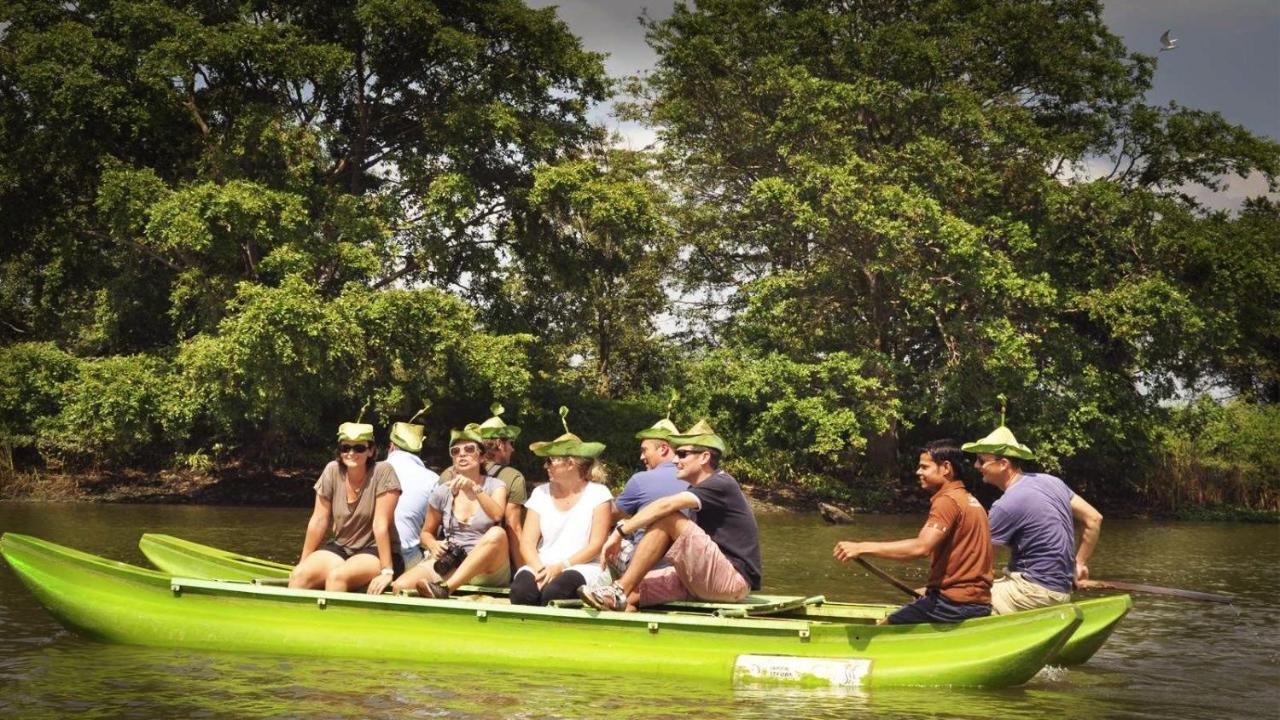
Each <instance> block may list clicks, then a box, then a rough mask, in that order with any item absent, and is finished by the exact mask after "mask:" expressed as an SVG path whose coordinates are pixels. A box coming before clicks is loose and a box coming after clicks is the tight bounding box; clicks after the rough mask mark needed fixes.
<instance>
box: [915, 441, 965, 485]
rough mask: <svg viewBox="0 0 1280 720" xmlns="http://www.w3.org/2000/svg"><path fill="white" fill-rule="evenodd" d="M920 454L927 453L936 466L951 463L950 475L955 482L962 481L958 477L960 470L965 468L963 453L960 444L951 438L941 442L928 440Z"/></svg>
mask: <svg viewBox="0 0 1280 720" xmlns="http://www.w3.org/2000/svg"><path fill="white" fill-rule="evenodd" d="M920 452H922V453H928V454H929V458H930V459H931V460H933V461H934V462H935V463H937V464H938V465H942V463H944V462H945V463H951V475H952V476H953V477H955V479H956V480H963V478H962V477H961V476H960V473H961V468H963V467H965V457H964V452H963V451H962V450H961V449H960V443H959V442H957V441H955V440H952V439H951V438H942V439H941V440H930V441H929V442H927V443H925V444H924V447H922V448H920Z"/></svg>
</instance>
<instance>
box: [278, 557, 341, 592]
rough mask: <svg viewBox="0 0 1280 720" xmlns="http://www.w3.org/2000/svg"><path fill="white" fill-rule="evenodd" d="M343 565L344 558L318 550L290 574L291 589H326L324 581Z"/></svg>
mask: <svg viewBox="0 0 1280 720" xmlns="http://www.w3.org/2000/svg"><path fill="white" fill-rule="evenodd" d="M341 565H342V557H341V556H340V555H337V554H336V553H332V552H330V551H328V550H316V551H315V552H313V553H311V554H310V555H308V556H307V559H306V560H303V561H302V562H300V563H298V566H297V567H295V568H294V569H293V572H291V573H289V587H291V588H294V589H302V590H318V589H320V588H322V587H324V579H325V578H326V577H328V576H329V573H330V572H333V570H334V568H337V567H339V566H341Z"/></svg>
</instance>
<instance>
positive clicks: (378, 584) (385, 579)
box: [369, 573, 391, 595]
mask: <svg viewBox="0 0 1280 720" xmlns="http://www.w3.org/2000/svg"><path fill="white" fill-rule="evenodd" d="M390 584H391V576H390V575H383V574H382V573H378V574H377V575H374V576H373V579H372V580H370V581H369V594H370V595H381V594H382V591H383V590H386V589H387V586H388V585H390Z"/></svg>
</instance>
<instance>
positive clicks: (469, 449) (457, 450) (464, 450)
mask: <svg viewBox="0 0 1280 720" xmlns="http://www.w3.org/2000/svg"><path fill="white" fill-rule="evenodd" d="M479 452H480V448H479V447H478V446H477V445H476V444H475V443H467V444H465V445H454V446H453V447H451V448H449V454H450V455H452V456H453V457H458V456H459V455H463V454H466V455H476V454H478V453H479Z"/></svg>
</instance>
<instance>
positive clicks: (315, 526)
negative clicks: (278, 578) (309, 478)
mask: <svg viewBox="0 0 1280 720" xmlns="http://www.w3.org/2000/svg"><path fill="white" fill-rule="evenodd" d="M377 455H378V450H377V448H376V447H375V446H374V444H373V426H372V425H368V424H364V423H342V425H340V426H339V427H338V457H337V459H336V460H334V461H332V462H330V463H329V464H328V465H326V466H325V468H324V472H322V473H320V479H319V480H317V481H316V484H315V491H316V504H315V508H314V509H313V510H312V511H311V519H310V520H309V521H307V536H306V540H304V541H303V543H302V557H300V558H299V559H298V565H297V566H296V567H295V568H294V569H293V572H292V573H290V575H289V587H291V588H307V589H319V588H324V589H325V590H337V591H346V590H350V589H352V588H360V587H364V586H366V585H367V586H368V592H369V594H370V595H377V594H379V593H381V592H382V591H383V590H385V589H386V587H387V585H390V584H391V580H392V579H393V578H394V577H395V575H397V574H398V573H399V572H400V571H401V570H403V568H404V565H403V561H402V560H401V558H400V541H399V538H397V537H396V525H395V511H396V502H397V501H398V500H399V498H400V480H399V478H397V477H396V471H395V469H394V468H392V467H391V465H390V464H388V463H380V462H377ZM326 530H328V531H329V532H331V533H332V534H333V537H332V539H331V540H330V541H329V542H327V543H325V544H324V545H323V546H322V545H321V544H320V542H321V541H322V540H323V539H324V536H325V531H326Z"/></svg>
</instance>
